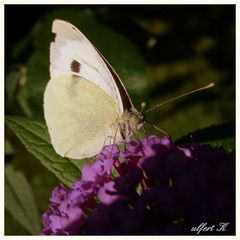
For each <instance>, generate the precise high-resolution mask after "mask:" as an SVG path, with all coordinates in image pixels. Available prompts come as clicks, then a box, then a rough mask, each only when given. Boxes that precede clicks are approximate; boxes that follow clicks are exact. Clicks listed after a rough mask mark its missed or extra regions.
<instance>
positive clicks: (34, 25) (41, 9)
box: [5, 5, 235, 235]
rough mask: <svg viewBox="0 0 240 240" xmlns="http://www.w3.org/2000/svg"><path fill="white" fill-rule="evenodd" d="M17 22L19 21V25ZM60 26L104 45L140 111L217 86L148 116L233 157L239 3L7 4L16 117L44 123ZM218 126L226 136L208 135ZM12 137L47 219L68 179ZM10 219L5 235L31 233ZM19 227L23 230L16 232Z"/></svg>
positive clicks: (8, 94) (8, 90) (10, 153)
mask: <svg viewBox="0 0 240 240" xmlns="http://www.w3.org/2000/svg"><path fill="white" fill-rule="evenodd" d="M12 16H14V18H15V19H18V22H17V25H16V22H15V21H13V19H12ZM55 18H61V19H65V20H67V21H70V22H71V23H72V24H74V25H75V26H77V27H78V28H79V29H80V30H81V31H82V32H83V33H84V34H85V35H86V36H87V37H88V38H89V40H90V41H91V42H93V43H94V45H95V46H96V47H97V48H98V49H99V50H100V52H101V53H102V54H103V55H104V56H105V57H106V59H107V60H108V61H109V63H110V64H111V65H112V66H113V67H114V69H115V70H116V72H117V73H118V74H119V76H120V77H121V79H122V81H123V83H124V84H125V85H126V88H127V89H128V91H129V94H130V96H131V97H132V100H133V103H134V104H135V107H136V108H137V109H140V103H141V102H142V101H145V102H146V103H147V106H146V108H150V107H151V106H154V105H155V104H157V103H160V102H163V101H164V100H166V99H170V98H172V97H174V96H178V95H181V94H183V93H185V92H187V91H190V90H193V89H195V88H198V87H202V86H204V85H207V84H208V83H209V82H215V87H214V88H212V89H209V90H206V91H203V92H201V93H197V94H195V95H192V96H189V97H186V98H183V99H180V100H177V101H175V102H172V103H169V104H166V105H164V106H162V107H160V108H157V109H155V110H154V111H152V112H150V113H149V114H147V116H146V118H147V119H148V120H149V121H150V122H153V123H154V124H156V125H158V126H159V127H160V128H161V129H163V130H164V131H166V132H167V133H169V135H171V136H172V137H173V139H174V140H176V139H180V138H181V137H182V136H186V138H185V140H186V139H189V135H188V134H189V133H192V132H195V133H196V132H198V131H200V130H199V129H204V130H203V133H204V134H203V135H204V136H205V138H198V137H197V136H199V135H198V134H195V133H194V134H193V136H194V137H195V136H196V137H195V139H197V140H202V141H204V142H211V143H212V144H213V145H214V144H215V145H217V146H218V145H221V146H224V147H225V148H226V149H227V150H231V149H232V148H233V147H234V146H235V138H234V137H235V136H234V131H235V128H234V126H235V7H234V6H233V5H222V6H220V5H219V6H217V5H215V6H214V5H206V6H204V5H195V6H194V5H192V6H187V5H182V6H174V5H172V6H167V5H156V6H154V5H149V6H148V5H146V6H144V5H139V6H137V5H136V6H131V5H129V6H124V5H117V6H114V5H112V6H107V5H102V6H98V5H92V6H87V5H83V6H81V5H78V6H65V5H63V6H61V5H59V6H57V5H48V6H45V5H21V6H20V5H7V6H5V29H6V32H5V53H6V55H5V63H6V67H5V70H6V71H5V72H6V78H5V113H6V114H8V115H18V116H23V117H27V118H30V119H32V120H37V121H43V120H44V119H43V108H42V102H43V91H44V88H45V85H46V83H47V81H48V80H49V70H48V69H49V44H50V42H51V41H52V40H53V39H54V36H53V34H52V33H51V24H52V20H53V19H55ZM13 29H14V31H13ZM29 121H30V120H29ZM221 124H223V125H221ZM212 125H218V126H219V128H213V129H215V130H213V129H212V130H211V128H207V127H209V126H212ZM228 127H229V128H228ZM146 129H147V134H157V135H161V133H159V132H157V131H156V130H154V129H153V128H152V126H151V124H149V125H148V124H146ZM227 129H230V132H231V134H229V135H228V136H227V137H225V138H223V139H222V135H221V133H224V132H228V130H227ZM232 129H234V130H232ZM198 133H199V132H198ZM201 134H202V132H201V131H200V135H201ZM218 134H219V135H218ZM5 135H6V139H7V141H6V162H7V163H8V164H9V165H10V164H11V165H12V166H14V169H16V170H18V169H20V170H21V171H22V172H23V173H24V175H25V176H26V179H27V180H28V181H29V184H30V186H31V187H32V192H33V196H34V198H35V199H38V201H36V205H37V208H38V211H39V213H40V214H41V215H42V213H43V212H44V211H45V210H46V209H47V206H48V201H49V196H50V194H51V191H52V189H53V188H54V187H55V186H56V185H57V184H58V183H59V180H58V179H57V178H56V177H55V176H54V175H53V174H52V173H51V172H50V171H48V170H47V169H46V168H45V167H44V166H43V165H41V163H40V162H39V161H38V160H37V159H36V158H35V157H34V156H33V155H32V154H30V153H29V152H27V150H26V148H25V147H24V146H23V144H22V143H21V142H20V141H19V139H17V137H16V136H15V134H14V133H13V132H12V131H11V130H10V129H9V128H8V127H6V131H5ZM191 135H192V134H191ZM209 136H212V138H211V137H210V138H209ZM182 140H183V139H182ZM73 163H74V164H75V165H77V166H78V165H82V163H77V162H75V161H73ZM5 219H6V221H5V223H6V224H5V225H6V228H5V234H7V235H8V234H10V235H12V234H27V233H26V231H25V230H24V229H22V228H21V226H18V223H16V222H15V220H13V219H11V215H10V214H9V213H8V212H6V214H5ZM10 222H13V223H14V224H13V225H14V226H15V227H13V228H11V227H10V226H7V225H9V224H8V223H10Z"/></svg>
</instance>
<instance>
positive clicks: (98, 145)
mask: <svg viewBox="0 0 240 240" xmlns="http://www.w3.org/2000/svg"><path fill="white" fill-rule="evenodd" d="M44 115H45V119H46V122H47V126H48V130H49V133H50V137H51V142H52V144H53V147H54V149H55V151H56V152H57V153H58V154H60V155H61V156H64V157H70V158H74V159H81V158H85V157H91V156H94V155H96V154H97V153H99V152H100V151H101V149H102V147H103V146H104V145H106V144H111V143H113V138H114V136H115V134H116V131H117V124H116V122H117V119H118V117H119V112H118V106H117V103H116V102H115V101H114V100H113V98H111V97H110V96H109V95H108V94H107V93H106V92H104V91H103V90H102V89H101V88H100V87H98V86H97V85H95V84H94V83H92V82H90V81H88V80H87V79H85V78H82V77H78V76H73V75H72V74H63V75H60V76H56V77H54V78H52V79H51V80H50V81H49V82H48V84H47V87H46V90H45V93H44ZM120 141H121V137H120V133H119V131H118V133H117V136H116V139H115V142H116V143H118V142H120Z"/></svg>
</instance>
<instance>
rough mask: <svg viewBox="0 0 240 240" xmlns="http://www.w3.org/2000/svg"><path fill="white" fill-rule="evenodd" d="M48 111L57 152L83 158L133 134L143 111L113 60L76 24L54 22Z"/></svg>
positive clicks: (48, 123) (52, 137) (52, 140)
mask: <svg viewBox="0 0 240 240" xmlns="http://www.w3.org/2000/svg"><path fill="white" fill-rule="evenodd" d="M53 32H54V33H56V37H55V41H54V42H52V43H51V47H50V75H51V79H50V80H49V82H48V84H47V87H46V90H45V93H44V116H45V120H46V123H47V126H48V130H49V133H50V138H51V142H52V144H53V147H54V149H55V151H56V152H57V153H58V154H60V155H61V156H64V157H70V158H74V159H81V158H84V157H91V156H94V155H96V154H97V153H99V152H100V151H101V149H102V147H103V146H104V145H107V144H112V143H120V142H122V141H124V140H125V139H129V138H130V137H131V136H132V135H133V134H134V133H136V132H137V130H138V129H139V128H140V127H141V126H142V125H143V123H144V119H143V116H142V115H141V114H140V113H139V112H138V111H137V110H136V109H135V108H134V107H133V104H132V102H131V99H130V97H129V95H128V93H127V91H126V89H125V87H124V85H123V84H122V82H121V80H120V78H119V77H118V76H117V74H116V72H115V71H114V69H113V68H112V67H111V65H110V64H109V63H108V62H107V60H106V59H105V58H104V57H103V56H102V55H101V54H100V53H99V52H98V51H97V50H96V48H95V47H94V46H93V45H92V44H91V43H90V42H89V41H88V39H87V38H86V37H85V36H84V35H83V34H82V33H81V32H80V31H79V30H78V29H77V28H76V27H74V26H73V25H71V24H70V23H68V22H65V21H62V20H55V21H54V22H53Z"/></svg>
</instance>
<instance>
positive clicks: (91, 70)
mask: <svg viewBox="0 0 240 240" xmlns="http://www.w3.org/2000/svg"><path fill="white" fill-rule="evenodd" d="M52 31H53V33H56V37H55V41H54V42H52V43H51V48H50V75H51V78H52V77H55V76H58V75H61V74H64V73H72V74H74V75H77V76H80V77H83V78H85V79H88V80H89V81H91V82H93V83H95V84H96V85H97V86H99V87H100V88H102V89H103V90H104V91H105V92H107V93H108V94H109V95H110V96H111V97H112V98H113V99H115V101H116V102H117V105H118V109H119V112H120V113H123V111H124V109H126V108H130V107H131V106H132V103H131V100H130V98H129V96H128V94H127V91H126V89H125V88H124V86H123V84H122V82H121V80H120V79H119V77H118V76H117V74H116V73H115V71H114V70H113V68H112V67H111V66H110V64H109V63H108V62H107V61H106V60H105V58H104V57H103V56H102V55H101V54H100V53H99V52H98V50H97V49H96V48H95V47H94V46H93V45H92V44H91V43H90V41H89V40H88V39H87V38H86V37H85V36H84V35H83V34H82V33H81V32H80V31H79V30H78V29H77V28H76V27H74V26H73V25H72V24H70V23H68V22H66V21H63V20H58V19H57V20H54V22H53V26H52Z"/></svg>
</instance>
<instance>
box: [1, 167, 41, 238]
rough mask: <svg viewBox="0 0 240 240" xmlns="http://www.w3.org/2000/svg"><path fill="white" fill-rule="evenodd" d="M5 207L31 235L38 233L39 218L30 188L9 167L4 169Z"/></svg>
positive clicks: (22, 177)
mask: <svg viewBox="0 0 240 240" xmlns="http://www.w3.org/2000/svg"><path fill="white" fill-rule="evenodd" d="M5 207H6V209H7V210H8V211H9V212H10V213H11V214H12V216H13V217H14V218H15V219H16V220H17V221H18V222H19V223H20V224H21V225H22V226H23V227H24V228H25V229H27V230H28V231H29V232H30V233H31V234H35V235H36V234H39V233H40V221H39V220H40V217H39V213H38V211H37V207H36V203H35V200H34V198H33V195H32V190H31V187H30V185H29V183H28V181H27V180H26V178H25V177H24V175H23V174H22V173H21V172H19V171H15V170H14V169H13V168H12V166H10V165H7V167H6V169H5Z"/></svg>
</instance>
